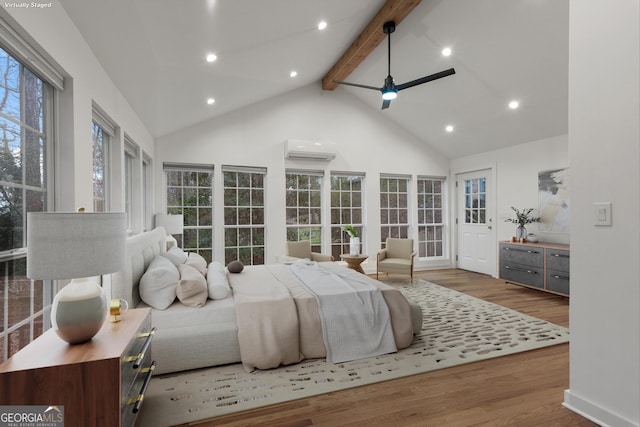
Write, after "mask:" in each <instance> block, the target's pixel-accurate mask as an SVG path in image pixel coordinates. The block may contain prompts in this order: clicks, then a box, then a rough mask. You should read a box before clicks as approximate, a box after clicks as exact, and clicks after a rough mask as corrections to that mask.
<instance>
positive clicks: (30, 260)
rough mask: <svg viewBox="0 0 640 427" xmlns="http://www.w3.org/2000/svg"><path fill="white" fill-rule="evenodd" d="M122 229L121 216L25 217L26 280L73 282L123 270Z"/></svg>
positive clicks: (37, 214)
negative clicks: (68, 280)
mask: <svg viewBox="0 0 640 427" xmlns="http://www.w3.org/2000/svg"><path fill="white" fill-rule="evenodd" d="M126 226H127V222H126V217H125V214H124V213H89V212H88V213H49V212H30V213H28V214H27V277H29V278H30V279H50V280H57V279H75V278H80V277H91V276H99V275H101V274H109V273H114V272H116V271H121V270H123V269H124V266H125V256H126V253H125V252H126V240H127V233H126Z"/></svg>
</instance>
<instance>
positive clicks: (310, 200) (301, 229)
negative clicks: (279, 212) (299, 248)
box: [285, 170, 323, 252]
mask: <svg viewBox="0 0 640 427" xmlns="http://www.w3.org/2000/svg"><path fill="white" fill-rule="evenodd" d="M322 175H323V173H322V172H321V171H320V172H311V171H293V170H290V171H287V174H286V183H285V185H286V221H287V241H288V242H296V241H299V240H309V241H310V242H311V250H312V251H313V252H321V251H322Z"/></svg>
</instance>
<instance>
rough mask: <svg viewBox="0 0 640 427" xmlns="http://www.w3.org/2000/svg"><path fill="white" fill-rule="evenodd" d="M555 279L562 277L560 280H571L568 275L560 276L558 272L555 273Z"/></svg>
mask: <svg viewBox="0 0 640 427" xmlns="http://www.w3.org/2000/svg"><path fill="white" fill-rule="evenodd" d="M553 278H554V279H560V280H569V278H568V277H567V276H558V275H557V274H554V275H553Z"/></svg>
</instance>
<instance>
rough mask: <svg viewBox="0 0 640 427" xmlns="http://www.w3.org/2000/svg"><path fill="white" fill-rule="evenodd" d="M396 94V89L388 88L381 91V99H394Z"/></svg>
mask: <svg viewBox="0 0 640 427" xmlns="http://www.w3.org/2000/svg"><path fill="white" fill-rule="evenodd" d="M397 96H398V91H397V90H394V89H388V90H386V91H384V92H382V99H384V100H385V101H391V100H392V99H396V97H397Z"/></svg>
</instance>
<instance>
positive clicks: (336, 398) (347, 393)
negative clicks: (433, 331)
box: [184, 270, 596, 427]
mask: <svg viewBox="0 0 640 427" xmlns="http://www.w3.org/2000/svg"><path fill="white" fill-rule="evenodd" d="M415 277H420V278H422V279H425V280H429V281H431V282H434V283H437V284H439V285H442V286H446V287H448V288H451V289H454V290H457V291H459V292H464V293H467V294H469V295H473V296H475V297H477V298H482V299H485V300H488V301H491V302H494V303H496V304H500V305H503V306H505V307H509V308H512V309H514V310H518V311H520V312H522V313H526V314H529V315H531V316H535V317H538V318H540V319H544V320H547V321H549V322H553V323H556V324H559V325H563V326H569V302H568V299H566V298H563V297H559V296H555V295H550V294H546V293H543V292H539V291H535V290H531V289H525V288H523V287H519V286H515V285H507V284H505V283H504V282H503V281H500V280H496V279H493V278H491V277H489V276H485V275H481V274H477V273H472V272H468V271H464V270H435V271H422V272H417V273H416V274H415ZM567 388H569V344H561V345H556V346H553V347H548V348H543V349H539V350H532V351H528V352H524V353H518V354H514V355H510V356H504V357H499V358H495V359H489V360H485V361H481V362H476V363H470V364H467V365H461V366H456V367H452V368H448V369H441V370H438V371H433V372H427V373H424V374H420V375H414V376H411V377H406V378H400V379H397V380H392V381H386V382H382V383H377V384H372V385H368V386H363V387H358V388H353V389H349V390H343V391H339V392H333V393H328V394H324V395H321V396H315V397H310V398H306V399H301V400H297V401H293V402H285V403H282V404H278V405H273V406H269V407H266V408H259V409H255V410H251V411H246V412H241V413H235V414H230V415H226V416H222V417H218V418H214V419H211V420H206V421H201V422H198V423H192V424H184V426H198V427H209V426H257V425H259V426H290V427H297V426H332V427H333V426H368V427H371V426H394V427H395V426H434V427H437V426H487V427H489V426H491V427H495V426H507V425H509V426H523V427H528V426H531V427H533V426H535V427H538V426H545V427H550V426H557V427H567V426H578V427H587V426H596V424H594V423H592V422H591V421H589V420H587V419H585V418H583V417H581V416H580V415H577V414H575V413H573V412H571V411H569V410H568V409H565V408H564V407H562V406H561V403H562V401H563V392H564V390H565V389H567Z"/></svg>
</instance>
